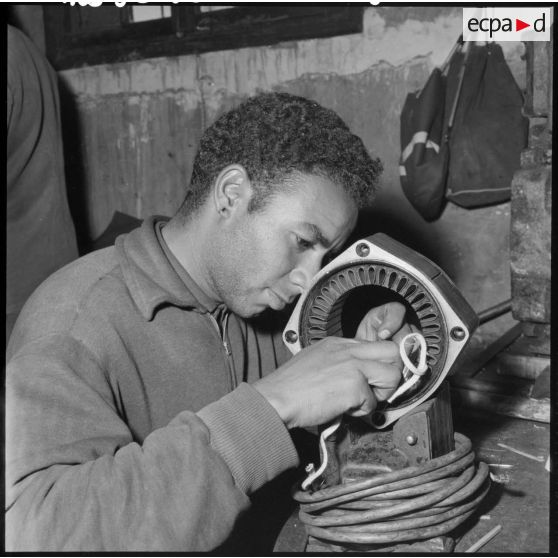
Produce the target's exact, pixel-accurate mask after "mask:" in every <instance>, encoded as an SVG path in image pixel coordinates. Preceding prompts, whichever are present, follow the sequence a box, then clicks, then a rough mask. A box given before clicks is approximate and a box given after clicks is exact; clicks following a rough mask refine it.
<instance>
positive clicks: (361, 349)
mask: <svg viewBox="0 0 558 558" xmlns="http://www.w3.org/2000/svg"><path fill="white" fill-rule="evenodd" d="M348 350H349V352H350V354H351V355H352V356H353V357H354V358H357V359H359V360H363V361H384V362H393V363H395V362H399V359H400V357H399V346H398V345H397V343H394V342H393V341H374V342H369V341H354V342H353V343H350V344H349V346H348Z"/></svg>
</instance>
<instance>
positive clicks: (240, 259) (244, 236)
mask: <svg viewBox="0 0 558 558" xmlns="http://www.w3.org/2000/svg"><path fill="white" fill-rule="evenodd" d="M289 182H290V183H291V185H292V187H291V188H289V189H287V190H285V191H283V192H281V193H278V194H277V195H274V196H272V197H271V198H270V199H269V200H268V202H267V204H266V205H265V207H264V208H263V209H261V210H259V211H256V212H253V213H248V211H247V204H243V205H242V206H241V207H240V208H237V211H236V212H235V214H234V215H233V217H232V218H231V219H230V220H229V221H228V222H227V224H226V226H225V228H224V230H223V234H221V235H220V238H221V240H220V241H219V242H218V245H217V246H215V251H213V250H212V252H213V253H212V254H211V255H208V256H209V261H210V262H211V264H210V275H211V281H212V285H213V288H214V290H215V293H216V294H217V295H218V296H219V298H220V300H221V301H222V302H224V303H225V304H226V305H227V307H228V308H229V309H231V310H232V311H233V312H235V313H236V314H238V315H240V316H242V317H245V318H248V317H251V316H255V315H258V314H261V313H262V312H263V311H264V310H265V309H266V308H272V309H274V310H281V309H282V308H283V307H284V306H285V305H286V304H287V303H289V302H292V301H293V300H294V298H295V297H296V296H297V295H299V294H301V292H302V291H303V290H305V289H306V288H307V287H308V285H309V282H310V280H311V279H312V277H313V276H314V275H315V274H316V273H317V272H318V271H319V269H320V268H321V267H322V260H323V258H324V256H326V255H328V254H332V253H335V252H336V251H338V250H339V249H340V248H341V246H342V245H343V244H344V243H345V241H346V240H347V238H348V237H349V235H350V233H351V231H352V230H353V228H354V226H355V224H356V219H357V213H358V212H357V208H356V204H355V203H354V202H353V201H352V199H351V198H350V197H349V196H348V195H347V194H346V193H345V192H344V190H343V189H342V187H341V186H338V185H336V184H334V183H333V182H331V181H330V180H329V179H326V178H323V177H320V176H315V175H306V174H300V175H297V176H295V177H293V178H292V179H289Z"/></svg>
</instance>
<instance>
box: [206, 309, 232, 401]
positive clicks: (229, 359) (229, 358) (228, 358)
mask: <svg viewBox="0 0 558 558" xmlns="http://www.w3.org/2000/svg"><path fill="white" fill-rule="evenodd" d="M207 315H208V316H209V319H210V321H211V323H212V324H213V325H214V326H215V329H216V330H217V333H218V334H219V340H220V341H221V345H222V346H223V349H224V350H225V355H226V358H225V360H226V362H227V368H228V370H229V380H230V385H231V390H233V389H236V388H237V386H238V384H237V381H236V374H235V371H234V362H233V359H232V351H231V348H230V346H229V341H228V339H227V326H228V324H229V312H227V311H225V315H224V317H223V330H222V331H221V327H220V326H219V322H218V321H217V320H216V319H215V316H214V315H213V314H211V313H207Z"/></svg>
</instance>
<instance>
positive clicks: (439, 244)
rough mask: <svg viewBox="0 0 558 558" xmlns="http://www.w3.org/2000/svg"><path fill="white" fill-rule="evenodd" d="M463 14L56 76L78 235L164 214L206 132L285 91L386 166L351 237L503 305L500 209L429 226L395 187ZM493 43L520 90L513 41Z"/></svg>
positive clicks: (393, 12)
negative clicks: (417, 114)
mask: <svg viewBox="0 0 558 558" xmlns="http://www.w3.org/2000/svg"><path fill="white" fill-rule="evenodd" d="M43 9H45V10H47V9H48V6H44V8H43ZM461 14H462V9H461V8H457V7H423V6H414V7H370V8H367V9H366V10H365V12H364V26H363V32H362V33H361V34H354V35H347V36H342V37H335V38H331V39H317V40H306V41H294V42H288V43H282V44H279V45H275V46H268V47H257V48H245V49H240V50H231V51H221V52H213V53H207V54H202V55H199V56H196V55H189V56H180V57H173V58H157V59H150V60H143V61H135V62H130V63H125V64H114V65H104V66H93V67H86V68H80V69H72V70H67V71H63V72H61V73H60V77H61V80H62V84H63V90H64V91H63V107H64V108H63V110H64V112H65V127H66V128H65V141H66V146H67V151H68V177H67V178H68V188H69V191H70V195H71V199H72V200H73V204H74V207H76V208H77V209H76V210H75V213H74V214H75V215H76V216H77V219H78V221H79V223H78V228H80V229H81V230H82V231H85V234H87V235H89V236H90V238H95V237H97V236H98V235H100V234H101V232H102V231H103V230H104V229H105V228H106V226H107V225H108V223H109V221H110V219H111V217H112V215H113V213H114V211H122V212H124V213H128V214H130V215H133V216H136V217H139V218H144V217H146V216H148V215H151V214H165V215H172V214H173V213H174V211H175V210H176V209H177V208H178V206H179V205H180V203H181V201H182V199H183V197H184V193H185V191H186V188H187V185H188V181H189V177H190V172H191V165H192V161H193V157H194V154H195V149H196V144H197V141H198V139H199V137H200V134H201V132H202V131H203V129H204V128H205V127H206V126H208V125H209V124H210V123H211V122H212V121H213V120H214V119H215V118H216V116H217V115H219V114H220V113H221V112H223V111H224V110H226V109H228V108H230V107H231V106H233V105H236V104H237V103H238V102H240V101H241V100H242V99H244V98H246V97H247V96H249V95H252V94H254V93H256V92H258V91H268V90H281V91H288V92H291V93H295V94H299V95H304V96H307V97H309V98H312V99H315V100H316V101H318V102H320V103H321V104H323V105H325V106H327V107H330V108H332V109H334V110H336V111H337V112H338V113H339V114H340V115H341V116H342V117H343V118H344V119H345V121H346V122H347V123H348V124H349V126H350V127H351V129H352V130H353V131H354V132H355V133H357V134H358V135H360V136H361V137H362V139H363V140H364V143H365V144H366V146H367V147H368V148H369V150H370V151H371V152H372V153H373V154H375V155H378V156H380V157H381V159H382V160H383V162H384V166H385V171H384V175H383V189H382V192H381V193H380V195H379V197H378V199H377V203H376V205H375V206H374V208H373V209H372V210H371V211H370V212H368V213H366V214H365V215H363V216H362V218H361V222H360V224H359V229H358V230H359V233H361V234H363V235H364V234H372V233H373V232H376V231H383V232H387V233H388V234H390V235H391V236H393V237H394V238H396V239H398V240H400V241H402V242H404V243H406V244H408V245H410V246H411V247H413V248H415V249H417V250H420V251H421V252H423V253H424V254H425V255H427V256H428V257H430V258H431V259H433V260H434V261H435V262H437V263H438V264H439V265H440V266H441V267H442V268H444V269H445V271H446V272H447V273H448V275H449V276H450V277H451V278H452V279H453V280H454V281H455V282H456V283H457V285H458V287H459V288H460V289H461V290H462V292H463V293H464V295H465V296H466V298H467V299H468V300H469V302H470V303H471V304H472V306H473V307H474V308H475V309H476V310H482V309H484V308H486V307H488V306H492V305H493V304H495V303H497V302H500V301H502V300H505V299H507V298H509V297H510V270H509V228H510V207H509V203H505V204H501V205H498V206H494V207H490V208H482V209H477V210H465V209H461V208H459V207H457V206H454V205H452V204H448V205H447V207H446V209H445V211H444V213H443V215H442V217H441V218H440V219H439V220H437V221H435V222H433V223H426V222H425V221H424V220H423V219H422V218H421V217H420V216H419V215H418V214H417V213H416V212H415V211H414V210H413V208H412V207H411V205H410V204H409V202H408V201H407V200H406V198H405V197H404V195H403V193H402V191H401V187H400V183H399V176H398V158H399V153H400V147H399V116H400V112H401V108H402V106H403V102H404V100H405V97H406V95H407V93H408V92H411V91H413V90H415V89H418V88H420V87H421V86H422V85H423V84H424V82H425V81H426V79H427V77H428V75H429V73H430V71H431V70H432V68H433V67H434V66H435V65H437V64H441V63H442V62H443V61H444V60H445V58H446V56H447V54H448V53H449V51H450V49H451V47H452V46H453V44H454V42H455V41H456V39H457V37H458V36H459V34H460V33H461V25H462V19H461ZM33 17H34V18H35V17H36V15H34V16H33ZM41 40H42V39H41ZM502 46H503V47H504V50H505V54H506V58H507V60H508V63H509V65H510V67H511V69H512V72H513V73H514V75H515V76H516V79H517V81H518V83H519V85H520V87H522V88H523V87H524V86H525V63H524V62H523V60H522V59H521V55H522V53H523V45H522V44H521V43H503V44H502ZM80 208H81V209H80ZM508 319H509V318H502V319H500V320H498V321H496V322H495V323H492V324H488V325H487V326H485V327H483V328H482V329H481V330H480V331H479V333H478V334H477V335H476V342H477V343H479V344H484V343H486V342H488V341H490V340H491V339H492V338H494V337H495V336H496V335H497V334H499V333H500V332H501V331H502V330H503V328H505V327H507V326H508V325H509V321H508Z"/></svg>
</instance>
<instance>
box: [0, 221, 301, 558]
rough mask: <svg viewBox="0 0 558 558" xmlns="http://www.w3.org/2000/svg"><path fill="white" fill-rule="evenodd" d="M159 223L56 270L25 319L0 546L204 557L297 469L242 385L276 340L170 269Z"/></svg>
mask: <svg viewBox="0 0 558 558" xmlns="http://www.w3.org/2000/svg"><path fill="white" fill-rule="evenodd" d="M160 223H161V221H160V220H158V219H155V218H151V219H148V220H146V221H145V222H144V224H143V225H142V226H141V227H140V228H139V229H136V230H134V231H132V232H131V233H129V234H128V235H124V236H121V237H119V238H118V239H117V241H116V244H115V246H113V247H111V248H106V249H104V250H100V251H98V252H94V253H92V254H89V255H88V256H85V257H83V258H80V259H79V260H77V261H75V262H73V263H71V264H69V265H68V266H66V267H64V268H63V269H61V270H60V271H58V272H56V273H55V274H54V275H52V276H51V277H50V278H49V279H48V280H47V281H46V282H45V283H43V284H42V285H41V286H40V287H39V289H38V290H37V291H36V292H35V293H34V294H33V295H32V296H31V298H30V299H29V301H28V302H27V304H26V305H25V307H24V308H23V310H22V313H21V315H20V318H19V319H18V322H17V323H16V326H15V329H14V332H13V334H12V338H11V340H10V344H9V346H8V354H7V357H8V365H7V377H6V419H7V423H6V509H7V513H6V550H9V551H16V550H17V551H207V550H211V549H213V548H215V547H217V546H218V545H219V544H220V543H222V542H223V541H225V539H226V538H227V536H228V535H229V534H230V533H231V531H232V529H233V526H234V523H235V520H236V519H237V516H238V515H239V514H240V513H241V512H242V511H243V510H245V509H246V508H247V507H248V506H249V497H248V496H249V495H250V494H251V493H252V492H253V491H255V490H256V489H257V488H259V487H260V486H262V485H263V484H264V483H266V482H267V481H269V480H271V479H272V478H274V477H276V476H277V475H278V474H279V473H281V472H283V471H285V470H286V469H288V468H290V467H293V466H296V465H297V464H298V456H297V453H296V450H295V448H294V445H293V443H292V440H291V437H290V435H289V433H288V430H287V429H286V427H285V425H284V424H283V422H282V421H281V419H280V417H279V416H278V415H277V413H276V412H275V410H274V409H273V407H272V406H271V405H270V404H269V403H268V402H267V400H266V399H265V398H263V397H262V396H261V395H260V394H259V393H258V392H257V391H256V390H255V389H254V388H252V387H251V386H250V385H249V384H250V382H253V381H255V380H257V379H258V378H260V377H261V376H262V375H264V374H266V373H268V372H272V371H273V370H274V369H275V368H276V367H277V366H279V365H280V364H281V363H282V362H284V361H285V360H286V359H287V358H288V354H287V351H286V349H285V348H284V347H283V346H282V344H281V342H280V337H279V336H276V335H274V334H273V332H271V331H270V332H267V331H260V330H259V329H258V328H257V326H255V325H254V324H253V323H250V322H247V321H244V320H242V319H240V318H238V317H237V316H235V315H232V314H231V315H230V316H229V317H228V320H224V321H223V320H222V321H221V323H219V320H218V319H217V318H216V316H217V315H219V314H220V315H221V316H224V315H226V311H221V312H220V311H219V310H220V309H219V308H212V307H211V302H210V301H208V300H207V298H206V297H204V295H203V293H202V292H201V291H200V289H199V287H197V285H196V284H195V283H194V282H193V280H192V279H191V278H190V277H189V276H188V274H187V272H186V271H185V270H184V269H183V268H182V267H181V266H180V264H178V262H176V261H173V256H172V254H171V253H170V252H169V251H168V248H166V246H165V244H164V240H163V239H162V236H161V235H160V232H159V227H160ZM221 310H222V309H221ZM225 322H227V323H225ZM223 326H226V327H223Z"/></svg>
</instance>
